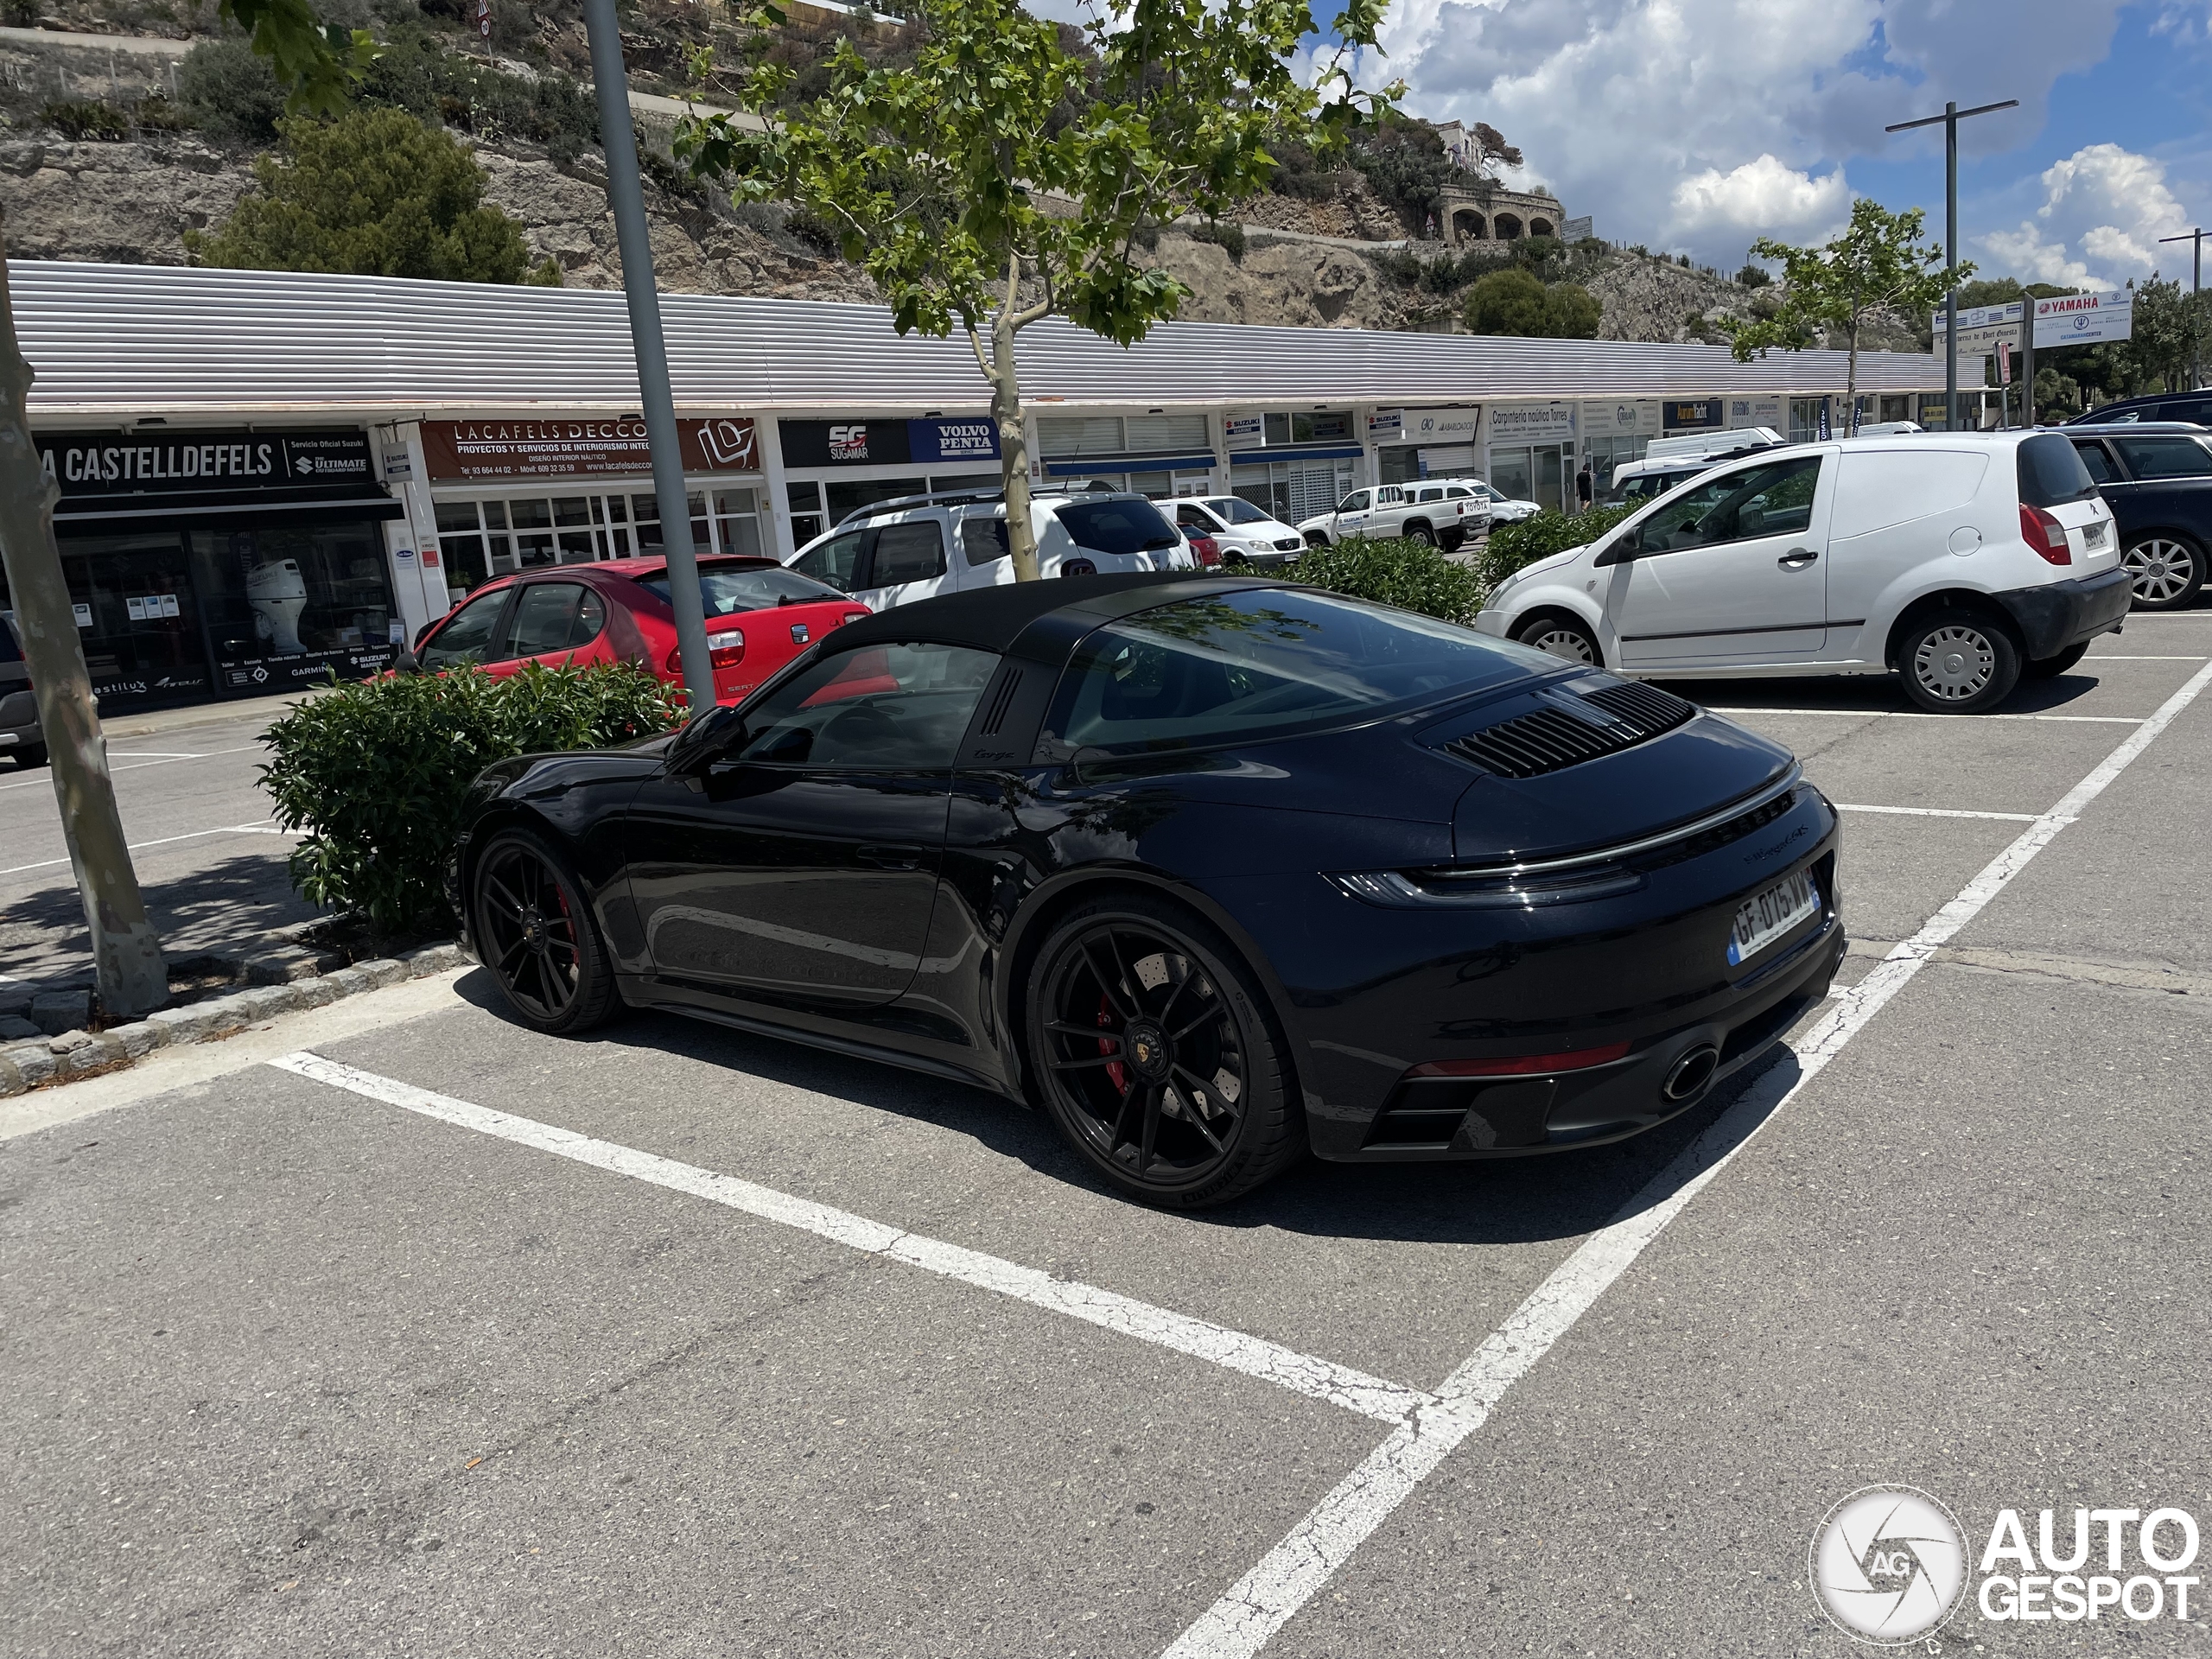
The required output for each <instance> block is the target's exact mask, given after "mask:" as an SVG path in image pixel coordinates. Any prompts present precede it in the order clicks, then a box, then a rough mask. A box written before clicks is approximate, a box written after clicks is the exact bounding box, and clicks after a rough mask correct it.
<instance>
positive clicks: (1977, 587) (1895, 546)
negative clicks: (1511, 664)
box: [1475, 432, 2132, 715]
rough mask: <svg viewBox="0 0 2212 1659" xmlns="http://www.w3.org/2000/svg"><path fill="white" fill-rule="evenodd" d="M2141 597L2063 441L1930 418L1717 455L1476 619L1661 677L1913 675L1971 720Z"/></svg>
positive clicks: (1930, 695)
mask: <svg viewBox="0 0 2212 1659" xmlns="http://www.w3.org/2000/svg"><path fill="white" fill-rule="evenodd" d="M2131 593H2132V589H2131V588H2130V585H2129V582H2128V577H2127V573H2126V570H2125V569H2123V568H2122V567H2121V565H2120V538H2119V536H2118V534H2117V533H2116V531H2115V530H2114V528H2113V516H2112V511H2111V509H2110V508H2108V507H2107V506H2106V505H2105V502H2104V499H2103V498H2102V497H2101V496H2100V495H2099V494H2098V493H2097V486H2096V485H2095V483H2094V481H2093V480H2091V479H2090V477H2089V474H2088V469H2087V468H2086V467H2083V466H2082V463H2081V457H2080V456H2079V455H2076V454H2074V453H2073V446H2072V445H2071V444H2070V443H2069V442H2067V440H2066V439H2065V438H2063V437H2062V436H2060V435H2058V434H2057V433H2056V432H2044V433H2022V432H1992V433H1980V434H1971V433H1960V434H1942V433H1924V434H1908V435H1899V436H1895V437H1879V438H1852V439H1847V440H1843V441H1840V442H1833V443H1821V444H1798V445H1796V446H1793V447H1790V448H1782V449H1774V450H1769V451H1767V452H1765V453H1764V454H1759V455H1757V456H1753V457H1751V458H1748V459H1745V460H1741V461H1734V462H1731V463H1727V464H1725V465H1722V466H1719V467H1714V468H1713V470H1712V471H1710V472H1707V473H1705V474H1700V476H1699V477H1697V478H1695V479H1694V480H1690V481H1689V482H1688V483H1686V484H1681V485H1678V486H1676V487H1675V488H1674V489H1673V490H1671V491H1669V493H1667V494H1665V495H1663V496H1662V497H1660V498H1659V499H1658V500H1656V501H1655V502H1653V503H1652V504H1651V505H1649V506H1647V507H1645V508H1643V511H1641V512H1638V513H1637V514H1636V515H1635V516H1634V517H1633V518H1629V519H1627V520H1625V521H1624V522H1623V523H1622V524H1618V525H1617V526H1616V527H1615V528H1614V529H1612V530H1611V531H1608V532H1607V533H1606V534H1605V535H1604V536H1602V537H1599V538H1598V540H1596V541H1595V542H1592V543H1590V544H1589V545H1588V546H1586V547H1578V548H1572V549H1570V550H1567V552H1565V553H1560V554H1555V555H1554V556H1552V557H1550V558H1548V559H1543V560H1540V561H1539V562H1538V563H1535V564H1532V565H1530V566H1529V567H1528V568H1527V569H1524V570H1522V571H1520V572H1519V573H1518V574H1516V575H1514V576H1512V577H1510V579H1509V580H1507V581H1506V582H1503V584H1501V585H1500V586H1499V588H1497V591H1496V592H1495V593H1493V594H1491V597H1490V602H1489V605H1488V607H1486V608H1485V609H1484V611H1483V613H1482V614H1481V615H1480V616H1478V617H1477V618H1476V619H1475V626H1477V627H1478V628H1480V629H1481V630H1482V631H1483V632H1485V633H1493V634H1499V635H1503V636H1504V637H1506V638H1508V639H1518V640H1520V641H1521V642H1522V643H1523V644H1525V645H1535V646H1537V647H1538V648H1539V649H1541V650H1545V651H1549V652H1553V653H1554V655H1557V656H1562V657H1567V658H1573V659H1575V660H1577V661H1580V662H1587V663H1598V664H1603V665H1604V666H1605V667H1608V668H1614V669H1618V670H1620V671H1623V672H1624V673H1629V674H1633V675H1637V676H1642V677H1650V678H1665V677H1675V678H1700V679H1701V678H1719V677H1748V676H1753V675H1782V674H1788V675H1802V674H1886V673H1891V672H1895V673H1897V674H1898V675H1899V676H1901V677H1902V678H1903V680H1904V689H1905V690H1906V692H1907V694H1908V695H1910V696H1911V698H1912V699H1913V701H1914V702H1917V703H1919V704H1920V705H1921V707H1923V709H1930V710H1934V711H1936V712H1939V713H1948V714H1962V715H1964V714H1980V713H1982V712H1983V711H1985V710H1986V709H1992V708H1994V707H1995V706H1996V705H1997V704H1998V703H1999V702H2003V701H2004V699H2005V696H2007V695H2009V694H2010V693H2011V691H2012V688H2013V686H2014V685H2016V684H2017V683H2018V681H2019V679H2020V677H2021V675H2022V674H2023V673H2025V674H2027V675H2030V676H2031V677H2048V676H2050V675H2055V674H2060V673H2063V672H2064V671H2066V670H2067V669H2069V668H2071V667H2072V666H2073V665H2074V664H2075V663H2077V662H2079V661H2080V660H2081V659H2082V653H2083V652H2086V651H2087V650H2088V644H2089V641H2090V640H2091V639H2093V638H2094V637H2095V636H2096V635H2098V634H2100V633H2106V632H2118V631H2119V628H2120V623H2121V621H2122V620H2123V619H2124V618H2125V617H2126V614H2127V607H2128V601H2129V598H2130V595H2131Z"/></svg>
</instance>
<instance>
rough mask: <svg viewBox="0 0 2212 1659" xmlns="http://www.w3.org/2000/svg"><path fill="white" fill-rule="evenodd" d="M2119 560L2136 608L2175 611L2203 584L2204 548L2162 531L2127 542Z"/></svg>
mask: <svg viewBox="0 0 2212 1659" xmlns="http://www.w3.org/2000/svg"><path fill="white" fill-rule="evenodd" d="M2120 563H2122V564H2123V565H2125V566H2126V567H2127V580H2128V582H2129V585H2130V586H2131V587H2133V589H2134V591H2135V606H2134V607H2135V609H2137V610H2139V611H2177V610H2179V609H2181V608H2182V607H2183V606H2184V605H2186V604H2188V603H2189V602H2190V601H2191V600H2193V599H2195V598H2196V590H2197V589H2198V588H2202V586H2203V585H2204V563H2205V562H2204V550H2203V549H2202V548H2201V547H2199V546H2197V545H2196V543H2194V542H2186V541H2183V539H2182V538H2181V537H2178V536H2173V535H2169V534H2166V533H2164V532H2163V531H2162V532H2159V533H2157V534H2153V535H2150V536H2145V537H2140V538H2139V539H2138V540H2135V541H2133V542H2130V543H2128V544H2127V546H2126V550H2124V551H2123V552H2122V553H2121V554H2120Z"/></svg>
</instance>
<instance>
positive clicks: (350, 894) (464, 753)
mask: <svg viewBox="0 0 2212 1659" xmlns="http://www.w3.org/2000/svg"><path fill="white" fill-rule="evenodd" d="M681 721H683V698H682V693H681V692H680V691H678V690H676V689H675V688H674V687H671V686H669V685H666V684H664V683H663V682H661V681H660V680H659V679H658V678H656V677H654V676H653V675H652V673H650V672H649V671H646V670H645V669H642V668H639V667H637V666H635V665H634V664H629V663H608V664H597V665H594V666H593V667H590V668H544V667H542V666H540V665H538V664H534V663H533V664H527V665H525V666H524V669H523V670H522V671H521V672H520V673H518V674H517V675H515V676H513V677H512V678H509V679H505V680H499V679H494V678H493V677H491V676H490V675H488V674H486V673H484V672H483V671H480V670H477V669H465V670H461V671H455V672H452V673H447V674H406V675H398V676H394V677H386V678H382V679H375V680H371V681H368V682H367V683H365V684H358V685H341V686H337V687H334V689H332V690H328V691H326V692H324V693H323V694H322V695H321V696H318V697H315V698H312V699H310V700H309V701H308V702H302V703H301V704H299V705H298V706H297V707H296V708H295V709H292V710H291V712H290V713H289V714H287V715H285V716H284V717H283V719H282V720H280V721H277V723H276V724H275V725H274V726H272V727H270V728H269V730H268V732H267V733H266V734H265V735H264V737H263V740H262V741H264V743H266V744H267V745H268V747H269V748H270V751H271V752H272V753H273V754H274V756H275V758H274V759H273V760H270V762H269V764H268V765H266V766H263V767H262V769H261V773H262V782H263V785H264V787H265V788H266V789H267V790H268V791H269V794H270V798H271V799H272V800H274V801H275V802H276V804H277V818H278V820H279V822H281V823H283V826H284V827H285V828H286V829H306V830H307V832H308V835H307V838H306V839H305V840H304V841H302V842H301V843H300V845H299V848H298V849H297V850H296V851H295V852H294V853H293V855H292V861H291V876H292V885H293V886H294V887H297V888H298V889H299V890H300V892H301V893H302V894H303V895H304V896H305V897H306V898H307V899H309V900H310V901H312V902H313V903H315V904H318V905H327V906H330V907H331V908H332V909H333V910H334V911H336V912H338V913H339V914H340V916H342V917H344V918H347V919H349V920H353V921H359V922H363V923H365V924H366V925H368V927H369V929H370V931H372V932H373V933H374V934H376V935H377V936H378V937H379V938H393V937H400V936H404V935H408V934H410V933H417V932H421V931H425V930H428V929H431V928H436V927H443V926H449V925H451V924H452V922H453V920H454V918H453V917H452V916H451V915H450V914H448V911H447V908H446V902H445V893H444V890H443V876H444V869H445V863H446V859H447V857H448V855H449V854H450V853H451V851H452V849H453V842H454V832H455V830H456V829H457V828H458V827H459V820H460V813H461V803H462V799H463V798H464V797H465V796H466V795H467V791H468V786H469V785H470V784H471V783H472V782H473V781H474V779H475V778H476V775H477V774H478V773H479V772H482V771H483V770H484V768H485V767H486V766H490V765H491V764H492V763H493V761H495V760H505V759H507V758H508V757H509V756H511V755H517V754H534V753H543V752H546V751H550V750H556V749H582V748H592V747H601V746H604V745H607V744H610V743H620V742H622V741H626V740H627V739H630V738H634V737H644V736H649V735H651V734H653V733H656V732H663V731H666V730H668V729H669V728H671V727H673V726H676V725H677V724H679V723H681Z"/></svg>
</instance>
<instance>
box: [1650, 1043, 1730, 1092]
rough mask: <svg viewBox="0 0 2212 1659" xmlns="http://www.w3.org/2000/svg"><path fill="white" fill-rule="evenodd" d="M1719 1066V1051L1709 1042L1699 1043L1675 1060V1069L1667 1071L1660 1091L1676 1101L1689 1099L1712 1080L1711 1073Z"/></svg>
mask: <svg viewBox="0 0 2212 1659" xmlns="http://www.w3.org/2000/svg"><path fill="white" fill-rule="evenodd" d="M1719 1066H1720V1051H1719V1049H1717V1048H1715V1047H1713V1045H1712V1044H1710V1043H1701V1044H1700V1045H1699V1046H1697V1047H1695V1048H1694V1049H1692V1050H1690V1052H1688V1053H1687V1054H1685V1055H1683V1056H1682V1058H1681V1059H1679V1060H1676V1061H1675V1069H1674V1070H1673V1071H1669V1072H1668V1073H1667V1081H1666V1082H1665V1083H1664V1084H1662V1085H1661V1086H1660V1092H1661V1093H1662V1094H1663V1095H1665V1096H1667V1098H1668V1099H1669V1100H1671V1101H1675V1102H1678V1103H1679V1102H1681V1101H1685V1100H1688V1099H1691V1098H1693V1097H1694V1096H1695V1095H1697V1093H1698V1092H1699V1091H1700V1090H1702V1089H1703V1088H1704V1087H1705V1085H1706V1084H1708V1083H1710V1082H1712V1081H1713V1072H1715V1071H1718V1070H1719Z"/></svg>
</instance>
